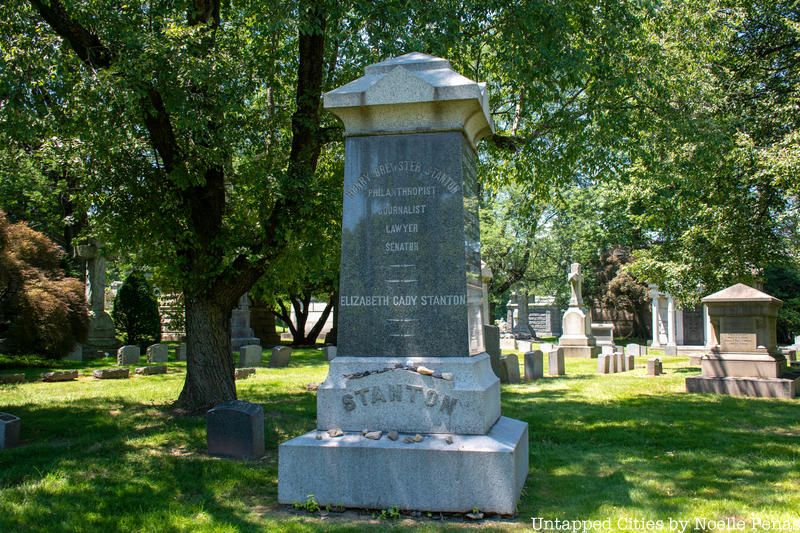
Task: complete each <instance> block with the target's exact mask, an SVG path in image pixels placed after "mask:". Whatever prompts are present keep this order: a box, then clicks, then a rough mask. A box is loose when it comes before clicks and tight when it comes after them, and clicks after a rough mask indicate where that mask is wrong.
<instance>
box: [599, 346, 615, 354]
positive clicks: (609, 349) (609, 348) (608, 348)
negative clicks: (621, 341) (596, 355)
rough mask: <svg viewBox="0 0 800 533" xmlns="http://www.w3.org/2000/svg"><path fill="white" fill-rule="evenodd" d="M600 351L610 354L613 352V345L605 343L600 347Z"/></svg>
mask: <svg viewBox="0 0 800 533" xmlns="http://www.w3.org/2000/svg"><path fill="white" fill-rule="evenodd" d="M600 353H602V354H605V355H611V354H613V353H614V347H613V346H612V345H610V344H605V345H603V346H601V347H600Z"/></svg>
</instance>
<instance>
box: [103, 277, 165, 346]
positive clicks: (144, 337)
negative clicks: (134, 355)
mask: <svg viewBox="0 0 800 533" xmlns="http://www.w3.org/2000/svg"><path fill="white" fill-rule="evenodd" d="M112 317H113V318H114V324H115V325H116V326H117V331H118V332H119V333H120V334H122V335H123V338H124V340H125V344H138V345H139V346H141V347H143V348H144V347H146V346H147V345H149V344H153V343H155V342H159V341H160V340H161V317H160V316H159V314H158V301H157V300H156V298H155V296H154V295H153V288H152V287H151V286H150V283H149V282H148V281H147V278H145V276H144V274H143V273H142V272H140V271H137V270H134V271H133V272H131V273H130V274H129V275H128V277H127V278H125V281H124V282H123V284H122V286H121V287H120V288H119V291H118V292H117V296H116V297H115V298H114V310H113V312H112Z"/></svg>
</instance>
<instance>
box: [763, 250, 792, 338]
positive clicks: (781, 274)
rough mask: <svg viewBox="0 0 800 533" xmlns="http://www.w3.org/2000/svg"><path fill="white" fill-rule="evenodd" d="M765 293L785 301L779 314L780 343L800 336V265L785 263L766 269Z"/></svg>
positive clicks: (769, 266)
mask: <svg viewBox="0 0 800 533" xmlns="http://www.w3.org/2000/svg"><path fill="white" fill-rule="evenodd" d="M764 292H766V293H767V294H770V295H772V296H774V297H776V298H780V299H781V300H783V306H782V307H781V309H780V311H779V312H778V342H782V343H787V344H788V343H791V342H794V336H795V335H800V265H798V263H796V262H794V263H792V262H790V261H785V262H781V263H777V264H772V265H768V266H767V268H766V269H764Z"/></svg>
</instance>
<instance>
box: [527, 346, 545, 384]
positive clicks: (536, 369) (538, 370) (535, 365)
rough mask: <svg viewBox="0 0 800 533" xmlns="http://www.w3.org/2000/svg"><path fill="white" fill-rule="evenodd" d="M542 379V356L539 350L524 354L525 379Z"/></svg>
mask: <svg viewBox="0 0 800 533" xmlns="http://www.w3.org/2000/svg"><path fill="white" fill-rule="evenodd" d="M543 377H544V354H543V353H542V351H541V350H534V351H532V352H525V379H526V380H528V381H530V380H532V379H539V378H543Z"/></svg>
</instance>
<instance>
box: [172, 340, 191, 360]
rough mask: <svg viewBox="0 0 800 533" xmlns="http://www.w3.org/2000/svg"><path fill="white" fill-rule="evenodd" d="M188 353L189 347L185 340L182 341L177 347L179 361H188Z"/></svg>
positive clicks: (176, 357) (176, 355)
mask: <svg viewBox="0 0 800 533" xmlns="http://www.w3.org/2000/svg"><path fill="white" fill-rule="evenodd" d="M188 355H189V349H188V348H187V346H186V343H185V342H182V343H180V344H179V345H178V346H176V347H175V359H177V360H178V361H186V359H187V357H188Z"/></svg>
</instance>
